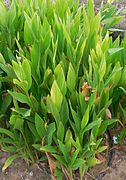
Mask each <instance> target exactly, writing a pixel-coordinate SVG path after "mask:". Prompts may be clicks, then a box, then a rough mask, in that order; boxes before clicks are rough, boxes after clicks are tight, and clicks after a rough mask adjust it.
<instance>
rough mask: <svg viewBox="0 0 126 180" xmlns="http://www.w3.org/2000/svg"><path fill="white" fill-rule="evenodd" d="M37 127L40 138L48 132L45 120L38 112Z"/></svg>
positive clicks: (36, 115) (36, 117) (36, 116)
mask: <svg viewBox="0 0 126 180" xmlns="http://www.w3.org/2000/svg"><path fill="white" fill-rule="evenodd" d="M35 127H36V130H37V133H38V134H39V136H40V138H43V137H44V136H45V134H46V129H45V122H44V121H43V119H42V118H41V117H40V116H39V115H38V114H37V113H36V114H35Z"/></svg>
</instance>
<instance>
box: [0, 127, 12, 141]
mask: <svg viewBox="0 0 126 180" xmlns="http://www.w3.org/2000/svg"><path fill="white" fill-rule="evenodd" d="M0 133H1V134H5V135H7V136H9V137H10V138H12V139H14V134H13V133H12V132H11V131H9V130H7V129H4V128H0Z"/></svg>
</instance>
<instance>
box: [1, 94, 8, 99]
mask: <svg viewBox="0 0 126 180" xmlns="http://www.w3.org/2000/svg"><path fill="white" fill-rule="evenodd" d="M7 95H8V93H7V92H6V93H3V94H2V100H3V101H5V99H6V97H7Z"/></svg>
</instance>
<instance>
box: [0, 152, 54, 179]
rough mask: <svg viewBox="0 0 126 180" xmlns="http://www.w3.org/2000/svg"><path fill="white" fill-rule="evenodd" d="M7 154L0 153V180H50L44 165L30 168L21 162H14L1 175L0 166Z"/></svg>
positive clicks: (0, 166)
mask: <svg viewBox="0 0 126 180" xmlns="http://www.w3.org/2000/svg"><path fill="white" fill-rule="evenodd" d="M8 156H9V154H8V153H4V152H0V180H50V179H51V178H50V172H49V169H48V165H47V164H46V163H40V164H34V165H31V166H30V167H29V166H28V165H27V164H26V163H25V162H24V161H23V160H22V159H17V160H15V161H14V162H13V163H12V165H11V166H10V167H9V168H8V169H7V170H6V171H5V172H4V173H3V172H2V166H3V164H4V162H5V160H6V159H7V158H8Z"/></svg>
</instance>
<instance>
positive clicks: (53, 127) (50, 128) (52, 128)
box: [46, 122, 56, 145]
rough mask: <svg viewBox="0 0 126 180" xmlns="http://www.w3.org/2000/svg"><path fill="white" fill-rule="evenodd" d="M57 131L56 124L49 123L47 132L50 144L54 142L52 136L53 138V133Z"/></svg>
mask: <svg viewBox="0 0 126 180" xmlns="http://www.w3.org/2000/svg"><path fill="white" fill-rule="evenodd" d="M55 131H56V125H55V123H54V122H53V123H51V124H49V126H48V128H47V134H46V140H47V143H48V144H50V145H51V143H52V138H53V134H54V132H55Z"/></svg>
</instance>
